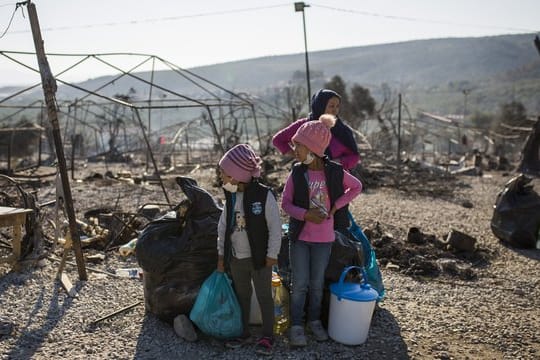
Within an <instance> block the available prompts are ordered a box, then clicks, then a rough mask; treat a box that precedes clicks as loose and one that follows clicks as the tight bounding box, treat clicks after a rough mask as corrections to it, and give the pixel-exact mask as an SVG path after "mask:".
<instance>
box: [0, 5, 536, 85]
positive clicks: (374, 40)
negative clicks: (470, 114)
mask: <svg viewBox="0 0 540 360" xmlns="http://www.w3.org/2000/svg"><path fill="white" fill-rule="evenodd" d="M33 3H34V4H35V5H36V9H37V14H38V18H39V23H40V28H41V32H42V37H43V40H44V46H45V51H46V52H47V53H51V54H52V53H62V54H100V53H111V52H114V53H117V52H127V53H143V54H151V55H156V56H159V57H161V58H163V59H166V60H168V61H170V62H171V63H174V64H176V65H178V66H180V67H182V68H192V67H197V66H203V65H211V64H219V63H224V62H229V61H234V60H242V59H249V58H256V57H262V56H271V55H283V54H297V53H302V54H303V53H304V50H305V47H304V30H303V20H302V13H301V12H295V10H294V1H291V2H283V1H280V0H275V1H272V0H229V1H222V0H211V1H209V0H198V1H184V0H151V1H150V0H131V1H125V0H86V1H83V0H35V1H33ZM305 3H306V4H307V5H310V6H309V7H306V8H305V13H304V15H305V22H306V24H305V25H306V36H307V47H308V51H318V50H329V49H336V48H342V47H351V46H364V45H374V44H386V43H395V42H402V41H409V40H416V39H433V38H448V37H478V36H491V35H501V34H518V33H539V32H540V21H539V17H540V0H407V1H398V0H375V1H371V0H358V1H352V0H349V1H346V0H334V1H332V0H318V1H316V2H309V1H306V2H305ZM15 4H16V2H10V1H7V0H0V35H2V34H3V36H1V37H0V51H27V52H34V51H35V48H34V42H33V40H32V34H31V31H30V23H29V19H28V12H27V9H26V7H25V6H22V7H19V8H18V9H17V11H15ZM14 11H15V12H14ZM10 20H11V22H10ZM33 57H34V56H32V57H31V56H27V57H26V58H27V59H29V60H25V61H27V62H28V63H29V64H30V65H31V66H35V67H37V65H36V64H37V62H36V61H35V59H33ZM55 61H56V60H54V59H52V58H51V57H49V62H50V65H51V69H52V71H53V73H55V72H56V71H59V70H61V69H62V68H63V66H64V67H65V66H66V65H65V64H63V63H61V62H55ZM62 61H64V60H62ZM72 62H73V60H72ZM103 72H106V73H103ZM111 73H114V72H111V71H110V69H104V68H103V67H102V66H98V65H96V66H93V65H88V66H85V67H84V69H82V70H80V71H70V72H69V73H68V74H66V75H65V77H64V79H66V80H69V81H82V80H86V79H88V78H93V77H97V76H100V75H108V74H111ZM36 76H37V75H35V74H33V73H32V72H31V71H29V70H28V69H25V68H24V67H22V66H20V65H17V64H16V63H14V62H13V61H11V60H9V59H7V58H6V57H5V56H0V87H2V86H7V85H22V84H29V83H32V81H34V80H35V79H38V78H37V77H36Z"/></svg>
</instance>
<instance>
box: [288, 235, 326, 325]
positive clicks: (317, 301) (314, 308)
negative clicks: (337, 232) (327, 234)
mask: <svg viewBox="0 0 540 360" xmlns="http://www.w3.org/2000/svg"><path fill="white" fill-rule="evenodd" d="M290 246H291V247H290V252H291V253H290V259H291V269H292V293H291V324H292V325H293V326H294V325H302V324H303V321H302V317H303V315H304V306H305V303H306V297H307V295H308V294H309V303H308V313H307V320H308V321H315V320H320V318H321V303H322V297H323V287H324V273H325V271H326V267H327V265H328V261H329V260H330V253H331V251H332V243H331V242H328V243H311V242H306V241H301V240H296V241H292V242H291V245H290ZM308 290H309V291H308Z"/></svg>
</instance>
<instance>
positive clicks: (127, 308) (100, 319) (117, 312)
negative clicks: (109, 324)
mask: <svg viewBox="0 0 540 360" xmlns="http://www.w3.org/2000/svg"><path fill="white" fill-rule="evenodd" d="M140 303H142V301H137V302H136V303H133V304H131V305H128V306H126V307H123V308H121V309H120V310H116V311H113V312H112V313H110V314H107V315H105V316H102V317H100V318H99V319H97V320H94V321H92V322H91V323H90V324H89V325H90V326H95V325H97V323H99V322H101V321H103V320H107V319H109V318H111V317H113V316H115V315H118V314H121V313H123V312H125V311H127V310H129V309H131V308H134V307H135V306H137V305H139V304H140Z"/></svg>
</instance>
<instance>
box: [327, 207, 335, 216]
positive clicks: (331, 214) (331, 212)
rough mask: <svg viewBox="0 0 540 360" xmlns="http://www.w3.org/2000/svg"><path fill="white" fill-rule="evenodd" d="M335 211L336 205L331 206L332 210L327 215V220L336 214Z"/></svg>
mask: <svg viewBox="0 0 540 360" xmlns="http://www.w3.org/2000/svg"><path fill="white" fill-rule="evenodd" d="M336 211H337V208H336V205H334V206H332V209H331V210H330V212H329V213H328V218H331V217H334V214H335V213H336Z"/></svg>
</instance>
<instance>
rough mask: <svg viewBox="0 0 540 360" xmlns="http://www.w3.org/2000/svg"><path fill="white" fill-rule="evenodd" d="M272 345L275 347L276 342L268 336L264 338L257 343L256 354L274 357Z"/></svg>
mask: <svg viewBox="0 0 540 360" xmlns="http://www.w3.org/2000/svg"><path fill="white" fill-rule="evenodd" d="M272 345H274V340H272V338H270V337H268V336H263V337H262V338H260V339H259V341H257V345H255V352H256V353H257V354H259V355H272Z"/></svg>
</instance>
